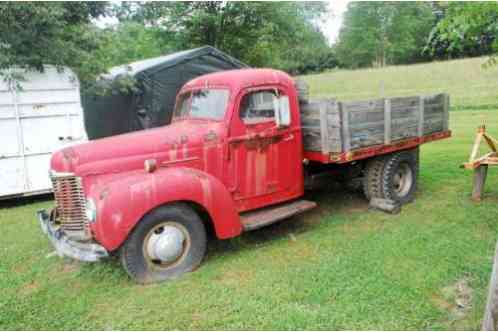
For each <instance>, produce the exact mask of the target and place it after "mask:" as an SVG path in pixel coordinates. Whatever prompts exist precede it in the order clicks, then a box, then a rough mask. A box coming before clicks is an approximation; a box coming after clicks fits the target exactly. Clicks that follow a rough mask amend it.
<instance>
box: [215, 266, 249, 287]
mask: <svg viewBox="0 0 498 332" xmlns="http://www.w3.org/2000/svg"><path fill="white" fill-rule="evenodd" d="M253 278H254V273H253V272H252V271H247V270H243V271H240V270H228V271H225V272H224V273H223V274H221V275H220V276H219V277H217V278H216V280H217V281H219V282H221V283H222V284H223V285H225V286H229V287H239V286H244V285H247V284H248V283H250V281H251V280H252V279H253Z"/></svg>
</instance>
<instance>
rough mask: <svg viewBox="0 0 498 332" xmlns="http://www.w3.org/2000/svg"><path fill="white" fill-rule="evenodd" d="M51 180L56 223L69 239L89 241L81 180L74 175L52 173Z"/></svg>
mask: <svg viewBox="0 0 498 332" xmlns="http://www.w3.org/2000/svg"><path fill="white" fill-rule="evenodd" d="M50 178H51V180H52V187H53V190H54V197H55V202H56V203H55V205H56V222H58V223H59V224H60V227H61V228H62V230H63V231H64V232H65V233H66V234H67V235H68V236H69V237H73V238H79V239H88V238H89V237H90V236H89V235H90V234H89V228H88V220H87V218H86V214H85V194H84V192H83V186H82V184H81V178H80V177H77V176H74V174H72V173H52V174H51V175H50Z"/></svg>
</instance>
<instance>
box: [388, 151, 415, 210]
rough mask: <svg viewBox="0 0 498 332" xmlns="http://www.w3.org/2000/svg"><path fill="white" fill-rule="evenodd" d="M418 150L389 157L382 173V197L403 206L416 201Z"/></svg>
mask: <svg viewBox="0 0 498 332" xmlns="http://www.w3.org/2000/svg"><path fill="white" fill-rule="evenodd" d="M418 155H419V152H418V148H417V149H413V150H408V151H402V152H397V153H394V154H391V155H389V156H388V157H387V158H386V159H385V162H384V169H383V171H382V196H383V198H386V199H390V200H393V201H396V202H399V203H401V204H406V203H409V202H411V201H413V200H414V198H415V191H416V190H417V179H418V171H419V157H418Z"/></svg>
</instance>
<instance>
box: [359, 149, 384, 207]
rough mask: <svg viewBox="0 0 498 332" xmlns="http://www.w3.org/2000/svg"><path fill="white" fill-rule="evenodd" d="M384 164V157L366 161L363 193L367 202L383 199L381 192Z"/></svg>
mask: <svg viewBox="0 0 498 332" xmlns="http://www.w3.org/2000/svg"><path fill="white" fill-rule="evenodd" d="M384 164H385V158H384V157H376V158H373V159H371V160H369V161H367V164H366V166H365V170H364V175H363V193H364V194H365V197H366V198H367V199H368V200H370V199H372V198H384V196H383V192H382V171H383V170H384Z"/></svg>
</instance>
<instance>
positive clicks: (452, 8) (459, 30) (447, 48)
mask: <svg viewBox="0 0 498 332" xmlns="http://www.w3.org/2000/svg"><path fill="white" fill-rule="evenodd" d="M440 9H441V11H442V12H444V14H443V15H441V16H442V18H441V20H439V22H438V23H437V24H436V26H435V27H434V28H433V30H432V32H431V34H430V36H429V38H428V45H427V50H428V51H429V52H430V53H431V54H432V55H433V56H436V57H441V58H443V57H464V56H480V55H489V54H493V53H496V52H498V2H450V3H448V4H447V5H446V6H441V7H440Z"/></svg>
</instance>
